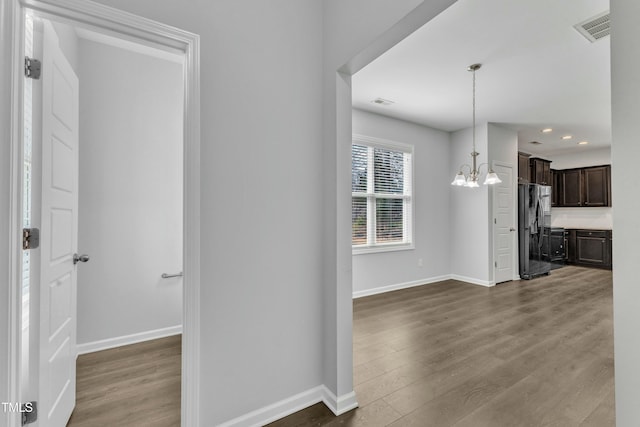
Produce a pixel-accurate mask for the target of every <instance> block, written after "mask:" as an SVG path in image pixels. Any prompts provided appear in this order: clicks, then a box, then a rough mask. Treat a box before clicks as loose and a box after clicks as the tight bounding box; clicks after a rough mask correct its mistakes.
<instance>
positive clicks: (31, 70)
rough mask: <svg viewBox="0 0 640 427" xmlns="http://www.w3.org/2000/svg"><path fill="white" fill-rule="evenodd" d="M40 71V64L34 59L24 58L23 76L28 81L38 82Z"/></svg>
mask: <svg viewBox="0 0 640 427" xmlns="http://www.w3.org/2000/svg"><path fill="white" fill-rule="evenodd" d="M41 70H42V63H41V62H40V61H38V60H37V59H34V58H29V57H28V56H25V57H24V75H25V76H26V77H28V78H30V79H34V80H38V79H39V78H40V72H41Z"/></svg>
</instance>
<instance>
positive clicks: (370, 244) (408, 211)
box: [351, 134, 415, 255]
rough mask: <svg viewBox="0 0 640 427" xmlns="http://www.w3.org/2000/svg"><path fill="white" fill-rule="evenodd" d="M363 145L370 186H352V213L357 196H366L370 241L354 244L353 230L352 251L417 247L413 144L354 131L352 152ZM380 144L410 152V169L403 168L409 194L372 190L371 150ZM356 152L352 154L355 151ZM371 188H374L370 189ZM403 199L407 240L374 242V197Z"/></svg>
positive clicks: (362, 252) (399, 249) (367, 251)
mask: <svg viewBox="0 0 640 427" xmlns="http://www.w3.org/2000/svg"><path fill="white" fill-rule="evenodd" d="M354 145H361V146H366V147H368V153H369V155H368V156H367V189H366V192H364V193H362V192H354V191H353V188H352V192H351V203H352V210H351V212H352V215H353V199H354V198H355V197H360V198H363V197H364V198H366V200H367V202H366V204H367V243H366V244H364V245H354V244H353V234H352V244H351V252H352V254H353V255H360V254H371V253H378V252H395V251H405V250H411V249H415V245H414V235H413V228H414V227H413V218H414V217H415V186H414V182H415V180H414V157H415V154H414V146H413V145H412V144H405V143H401V142H397V141H390V140H384V139H380V138H373V137H369V136H364V135H358V134H353V135H352V139H351V152H352V153H353V146H354ZM375 148H379V149H383V150H389V151H401V152H403V153H407V154H409V156H410V159H409V171H408V174H407V171H406V169H404V170H403V174H404V176H405V179H408V181H409V188H410V190H409V194H408V195H407V194H403V195H398V194H385V193H375V191H373V188H371V187H372V186H373V183H374V173H375V172H373V173H369V172H370V171H374V169H373V156H372V155H370V153H371V152H372V151H373V149H375ZM352 155H353V154H352ZM352 173H353V160H352ZM370 190H371V192H370ZM385 198H386V199H390V198H391V199H402V200H403V201H404V203H405V206H406V205H407V204H408V205H409V206H408V207H407V208H404V209H403V227H404V229H405V230H406V236H405V241H403V242H392V243H376V242H375V238H376V236H375V233H376V209H375V206H376V205H375V200H376V199H385ZM351 221H352V223H351V224H352V233H353V216H352V220H351Z"/></svg>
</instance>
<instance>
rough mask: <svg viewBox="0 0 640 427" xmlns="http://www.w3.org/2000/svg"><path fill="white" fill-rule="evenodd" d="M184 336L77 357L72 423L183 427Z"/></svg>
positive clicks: (81, 425)
mask: <svg viewBox="0 0 640 427" xmlns="http://www.w3.org/2000/svg"><path fill="white" fill-rule="evenodd" d="M181 345H182V337H181V335H176V336H172V337H167V338H162V339H157V340H153V341H147V342H143V343H140V344H133V345H127V346H123V347H118V348H115V349H111V350H104V351H99V352H95V353H89V354H84V355H81V356H79V357H78V361H77V364H76V366H77V377H76V408H75V410H74V411H73V415H72V416H71V419H70V420H69V423H68V424H67V426H69V427H112V426H118V427H124V426H136V427H138V426H140V427H142V426H154V427H162V426H167V427H168V426H179V425H180V382H181Z"/></svg>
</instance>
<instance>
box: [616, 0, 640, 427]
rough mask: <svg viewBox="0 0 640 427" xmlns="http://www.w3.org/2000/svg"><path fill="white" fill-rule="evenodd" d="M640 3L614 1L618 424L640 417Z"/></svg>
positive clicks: (624, 426) (627, 425) (622, 426)
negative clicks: (639, 22) (639, 188)
mask: <svg viewBox="0 0 640 427" xmlns="http://www.w3.org/2000/svg"><path fill="white" fill-rule="evenodd" d="M638 17H640V2H637V1H628V0H611V112H612V128H613V130H612V137H613V140H612V144H611V162H612V164H613V165H615V166H614V167H613V168H612V170H611V173H612V184H613V186H612V193H613V195H614V197H615V201H614V203H615V208H614V210H613V224H614V225H615V236H614V237H613V260H614V266H613V320H614V323H613V326H614V350H615V351H614V354H615V367H616V368H615V387H616V390H615V395H616V425H617V426H619V427H631V426H637V425H638V423H639V422H640V405H638V390H640V363H639V361H640V340H639V339H638V324H639V323H640V286H638V260H640V245H639V244H638V242H640V227H638V212H640V197H638V189H637V188H636V187H635V185H634V184H635V183H636V182H637V176H638V168H637V163H638V159H639V158H640V144H638V136H639V135H640V120H638V117H640V74H639V73H638V69H639V68H640V56H638V54H637V53H638V51H640V26H638V22H637V21H638Z"/></svg>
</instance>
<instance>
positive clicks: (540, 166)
mask: <svg viewBox="0 0 640 427" xmlns="http://www.w3.org/2000/svg"><path fill="white" fill-rule="evenodd" d="M529 167H530V169H531V170H530V172H529V174H530V175H529V178H530V179H529V181H530V182H531V183H533V184H541V185H551V183H552V179H551V162H550V161H549V160H545V159H540V158H538V157H532V158H530V159H529Z"/></svg>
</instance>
